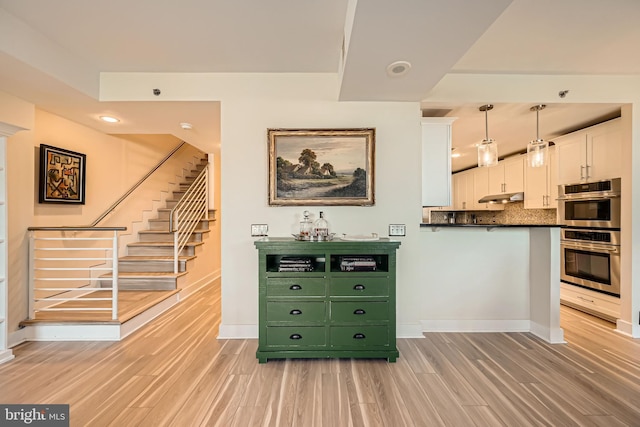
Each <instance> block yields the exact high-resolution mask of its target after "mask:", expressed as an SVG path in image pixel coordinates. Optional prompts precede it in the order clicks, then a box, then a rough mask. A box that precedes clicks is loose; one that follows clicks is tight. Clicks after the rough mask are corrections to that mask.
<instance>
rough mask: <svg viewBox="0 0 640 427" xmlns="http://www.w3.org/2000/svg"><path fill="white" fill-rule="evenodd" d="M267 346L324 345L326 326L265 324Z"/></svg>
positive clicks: (325, 341)
mask: <svg viewBox="0 0 640 427" xmlns="http://www.w3.org/2000/svg"><path fill="white" fill-rule="evenodd" d="M266 329H267V346H269V347H289V348H296V347H325V346H326V343H327V332H326V331H327V328H325V327H324V326H267V328H266Z"/></svg>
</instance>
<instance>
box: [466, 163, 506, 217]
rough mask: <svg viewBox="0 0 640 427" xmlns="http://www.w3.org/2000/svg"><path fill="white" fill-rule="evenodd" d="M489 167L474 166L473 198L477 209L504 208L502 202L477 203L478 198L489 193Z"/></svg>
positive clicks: (491, 209) (492, 209)
mask: <svg viewBox="0 0 640 427" xmlns="http://www.w3.org/2000/svg"><path fill="white" fill-rule="evenodd" d="M490 169H491V168H474V169H472V170H473V174H474V180H473V198H474V200H475V210H478V211H496V210H504V205H503V204H497V203H478V200H480V199H482V198H483V197H484V196H487V195H489V170H490Z"/></svg>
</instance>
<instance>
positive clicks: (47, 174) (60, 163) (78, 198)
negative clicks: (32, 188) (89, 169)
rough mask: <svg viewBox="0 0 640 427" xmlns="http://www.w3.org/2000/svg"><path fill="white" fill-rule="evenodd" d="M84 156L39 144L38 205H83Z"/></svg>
mask: <svg viewBox="0 0 640 427" xmlns="http://www.w3.org/2000/svg"><path fill="white" fill-rule="evenodd" d="M85 175H86V156H85V155H84V154H81V153H76V152H74V151H69V150H64V149H62V148H57V147H52V146H50V145H44V144H40V185H39V197H38V200H39V202H40V203H72V204H80V205H84V202H85V200H84V194H85Z"/></svg>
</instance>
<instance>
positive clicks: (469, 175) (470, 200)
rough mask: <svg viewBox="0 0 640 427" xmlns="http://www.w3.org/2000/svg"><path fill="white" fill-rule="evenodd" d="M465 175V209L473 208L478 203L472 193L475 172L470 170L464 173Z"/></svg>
mask: <svg viewBox="0 0 640 427" xmlns="http://www.w3.org/2000/svg"><path fill="white" fill-rule="evenodd" d="M465 175H466V177H465V179H466V183H465V184H466V185H465V188H466V191H465V202H464V209H465V210H474V209H476V207H477V205H478V199H476V198H475V195H474V186H475V174H474V173H473V172H472V171H469V172H466V173H465Z"/></svg>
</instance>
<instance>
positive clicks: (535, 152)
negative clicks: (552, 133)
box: [527, 104, 549, 168]
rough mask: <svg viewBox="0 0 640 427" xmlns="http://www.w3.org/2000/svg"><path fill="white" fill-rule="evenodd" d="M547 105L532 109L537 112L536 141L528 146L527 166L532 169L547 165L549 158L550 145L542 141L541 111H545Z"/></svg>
mask: <svg viewBox="0 0 640 427" xmlns="http://www.w3.org/2000/svg"><path fill="white" fill-rule="evenodd" d="M545 107H546V105H544V104H540V105H534V106H533V107H531V108H530V110H531V111H535V112H536V139H534V140H532V141H529V143H528V144H527V164H528V165H529V167H532V168H539V167H542V166H545V165H546V164H547V158H548V157H549V144H548V143H547V141H545V140H543V139H540V110H544V109H545Z"/></svg>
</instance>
